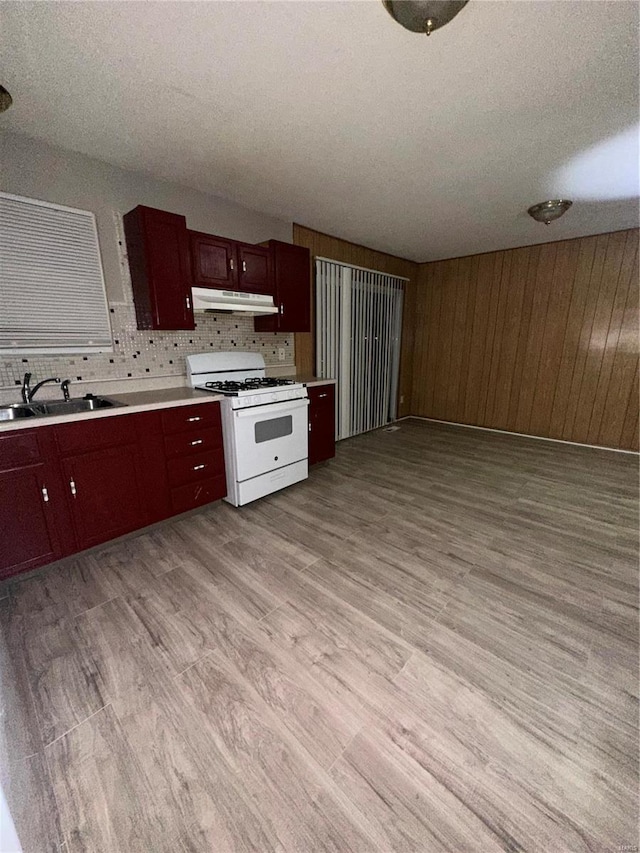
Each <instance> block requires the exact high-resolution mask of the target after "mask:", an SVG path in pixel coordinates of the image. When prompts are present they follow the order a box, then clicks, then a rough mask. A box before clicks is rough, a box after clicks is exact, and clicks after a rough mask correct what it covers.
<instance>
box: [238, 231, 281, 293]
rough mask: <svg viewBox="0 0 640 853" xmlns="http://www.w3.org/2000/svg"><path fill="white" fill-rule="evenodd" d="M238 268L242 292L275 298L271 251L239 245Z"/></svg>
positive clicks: (259, 247) (261, 247)
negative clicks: (266, 294) (264, 294)
mask: <svg viewBox="0 0 640 853" xmlns="http://www.w3.org/2000/svg"><path fill="white" fill-rule="evenodd" d="M238 266H239V281H240V290H243V291H244V292H245V293H268V294H269V295H273V296H275V289H274V283H273V275H272V272H271V252H270V251H269V249H267V248H265V247H263V246H248V245H246V244H244V243H238Z"/></svg>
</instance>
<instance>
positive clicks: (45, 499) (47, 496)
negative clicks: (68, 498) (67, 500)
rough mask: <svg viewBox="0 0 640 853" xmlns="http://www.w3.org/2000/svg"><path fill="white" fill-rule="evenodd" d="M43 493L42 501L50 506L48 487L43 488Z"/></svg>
mask: <svg viewBox="0 0 640 853" xmlns="http://www.w3.org/2000/svg"><path fill="white" fill-rule="evenodd" d="M41 491H42V500H43V501H44V502H45V503H46V504H48V503H49V492H48V490H47V487H46V486H43V487H42V489H41Z"/></svg>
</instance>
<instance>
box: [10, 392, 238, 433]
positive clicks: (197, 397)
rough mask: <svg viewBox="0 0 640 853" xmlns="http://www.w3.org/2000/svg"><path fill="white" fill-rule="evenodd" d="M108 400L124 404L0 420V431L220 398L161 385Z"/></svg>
mask: <svg viewBox="0 0 640 853" xmlns="http://www.w3.org/2000/svg"><path fill="white" fill-rule="evenodd" d="M111 399H113V400H117V401H118V402H119V403H123V404H124V405H122V406H114V407H113V408H112V409H99V410H97V411H94V412H76V413H74V414H69V415H52V416H51V417H40V418H24V419H21V420H15V421H2V422H0V433H3V432H12V431H14V430H17V429H37V428H38V427H42V426H55V424H69V423H75V422H76V421H89V420H95V419H96V418H112V417H116V416H117V415H133V414H136V413H138V412H152V411H155V410H159V409H173V408H176V407H178V406H191V405H193V404H194V403H212V402H214V401H216V400H222V399H223V395H222V394H209V393H207V392H206V391H196V390H195V389H193V388H163V389H158V390H155V391H129V392H125V393H123V394H114V395H113V396H112V397H111Z"/></svg>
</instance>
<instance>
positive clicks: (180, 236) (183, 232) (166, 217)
mask: <svg viewBox="0 0 640 853" xmlns="http://www.w3.org/2000/svg"><path fill="white" fill-rule="evenodd" d="M124 230H125V237H126V242H127V254H128V257H129V268H130V270H131V284H132V287H133V297H134V302H135V306H136V317H137V320H138V328H139V329H194V328H195V324H194V320H193V310H192V307H191V269H190V263H189V238H188V233H187V222H186V219H185V218H184V216H178V215H177V214H175V213H167V212H166V211H164V210H155V209H154V208H152V207H144V206H143V205H139V206H138V207H136V208H134V209H133V210H131V211H129V213H127V214H126V215H125V216H124Z"/></svg>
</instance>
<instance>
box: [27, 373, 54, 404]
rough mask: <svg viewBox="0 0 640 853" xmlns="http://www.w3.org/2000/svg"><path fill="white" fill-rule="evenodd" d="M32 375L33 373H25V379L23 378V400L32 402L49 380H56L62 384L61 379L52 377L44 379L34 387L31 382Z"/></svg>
mask: <svg viewBox="0 0 640 853" xmlns="http://www.w3.org/2000/svg"><path fill="white" fill-rule="evenodd" d="M31 376H32V374H31V373H25V375H24V379H23V380H22V400H23V402H25V403H31V401H32V400H33V398H34V397H35V396H36V394H37V393H38V391H39V390H40V389H41V388H42V386H43V385H46V384H47V383H49V382H56V383H57V384H58V385H59V384H60V380H59V379H57V378H54V377H51V378H49V379H43V380H42V382H38V384H37V385H34V386H33V388H32V387H31V385H30V384H29V383H30V382H31Z"/></svg>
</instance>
